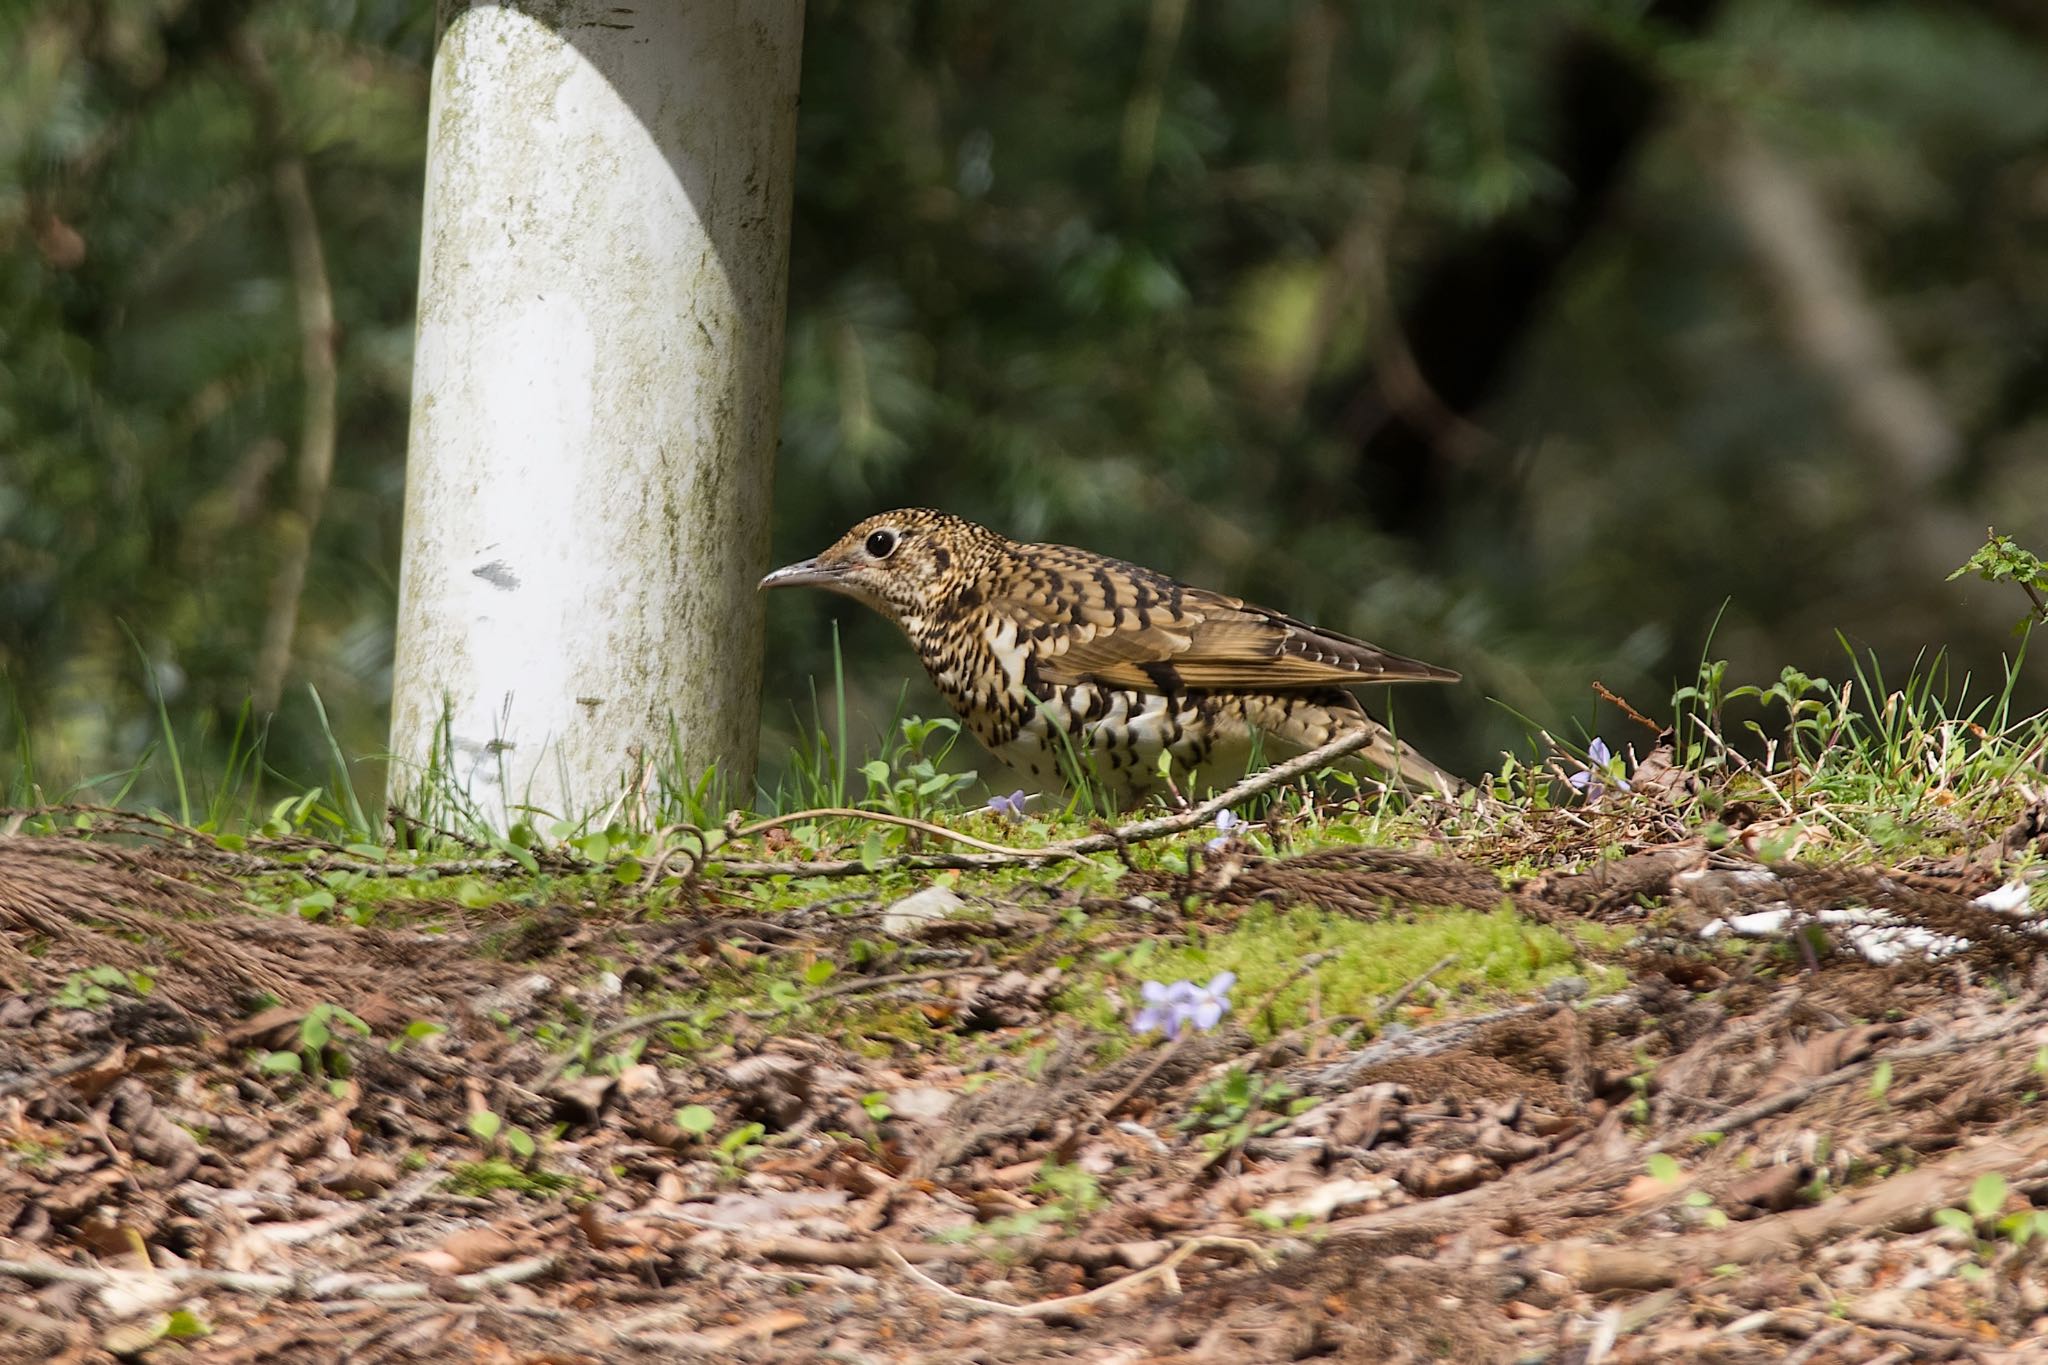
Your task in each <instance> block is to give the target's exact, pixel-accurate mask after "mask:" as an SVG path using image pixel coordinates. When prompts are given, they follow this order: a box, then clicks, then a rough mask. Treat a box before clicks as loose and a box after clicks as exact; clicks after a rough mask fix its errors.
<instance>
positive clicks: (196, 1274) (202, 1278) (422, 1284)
mask: <svg viewBox="0 0 2048 1365" xmlns="http://www.w3.org/2000/svg"><path fill="white" fill-rule="evenodd" d="M554 1265H555V1258H554V1257H553V1256H528V1257H526V1258H524V1259H522V1260H517V1261H507V1262H505V1263H504V1264H503V1265H495V1266H492V1267H490V1268H489V1269H488V1270H479V1271H476V1272H474V1273H473V1274H469V1275H457V1276H456V1277H455V1278H454V1279H452V1280H449V1281H448V1282H447V1283H449V1284H452V1285H454V1286H455V1287H456V1288H457V1289H460V1290H462V1291H463V1292H464V1293H471V1294H474V1293H477V1292H480V1291H482V1290H485V1289H496V1288H499V1287H501V1286H504V1285H508V1284H523V1283H525V1282H526V1281H527V1280H532V1279H538V1278H539V1277H540V1276H542V1275H544V1274H546V1273H547V1272H548V1271H550V1270H552V1269H554ZM0 1276H12V1277H13V1278H15V1279H17V1280H28V1281H30V1282H31V1283H35V1284H82V1285H86V1286H89V1287H91V1288H94V1289H113V1288H121V1289H135V1288H140V1287H143V1286H154V1285H165V1284H171V1285H179V1284H189V1285H199V1286H204V1287H206V1288H209V1289H232V1290H237V1291H239V1292H241V1293H245V1294H274V1295H277V1296H278V1297H281V1298H287V1299H333V1298H340V1297H344V1296H346V1297H350V1298H357V1299H373V1300H376V1301H378V1302H380V1303H391V1302H402V1301H408V1300H417V1299H430V1298H433V1297H435V1295H434V1292H433V1286H432V1285H431V1284H429V1283H427V1282H426V1281H423V1280H372V1279H370V1278H369V1277H367V1276H364V1275H357V1274H351V1273H349V1272H346V1271H339V1270H320V1271H317V1272H313V1273H302V1274H297V1275H270V1274H263V1273H260V1272H257V1271H247V1270H203V1269H199V1268H196V1267H191V1266H174V1267H170V1268H165V1269H155V1270H111V1269H107V1268H105V1267H102V1266H75V1265H59V1264H57V1263H56V1262H54V1261H11V1260H0Z"/></svg>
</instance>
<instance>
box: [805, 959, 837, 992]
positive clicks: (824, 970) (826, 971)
mask: <svg viewBox="0 0 2048 1365" xmlns="http://www.w3.org/2000/svg"><path fill="white" fill-rule="evenodd" d="M838 974H839V967H838V964H836V963H833V962H828V961H826V960H825V959H824V958H819V959H818V960H817V961H816V962H813V963H812V964H811V965H810V966H808V967H806V968H804V980H805V981H806V982H807V983H809V984H810V985H813V986H822V985H824V984H825V983H826V982H827V981H830V980H831V979H832V978H833V977H835V976H837V975H838Z"/></svg>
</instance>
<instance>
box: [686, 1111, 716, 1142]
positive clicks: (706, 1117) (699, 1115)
mask: <svg viewBox="0 0 2048 1365" xmlns="http://www.w3.org/2000/svg"><path fill="white" fill-rule="evenodd" d="M717 1122H718V1115H716V1114H714V1113H712V1112H711V1110H709V1109H707V1108H705V1107H704V1106H703V1105H701V1104H686V1105H684V1106H683V1107H682V1108H680V1109H678V1110H676V1127H678V1128H680V1129H682V1130H683V1131H684V1132H686V1133H691V1134H694V1135H695V1136H697V1137H702V1136H704V1134H706V1133H708V1132H710V1131H711V1129H712V1128H713V1126H715V1125H716V1124H717Z"/></svg>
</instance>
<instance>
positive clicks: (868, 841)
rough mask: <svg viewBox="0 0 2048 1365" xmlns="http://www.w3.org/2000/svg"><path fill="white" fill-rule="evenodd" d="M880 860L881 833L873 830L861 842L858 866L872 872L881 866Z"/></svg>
mask: <svg viewBox="0 0 2048 1365" xmlns="http://www.w3.org/2000/svg"><path fill="white" fill-rule="evenodd" d="M882 858H883V853H882V831H880V830H873V831H871V832H870V833H869V834H868V837H867V838H865V839H863V840H861V845H860V865H861V866H862V867H863V868H865V869H866V870H868V871H869V872H873V871H874V870H875V869H876V868H878V867H880V866H881V865H882Z"/></svg>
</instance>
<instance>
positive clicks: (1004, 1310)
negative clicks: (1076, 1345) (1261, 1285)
mask: <svg viewBox="0 0 2048 1365" xmlns="http://www.w3.org/2000/svg"><path fill="white" fill-rule="evenodd" d="M880 1251H881V1253H882V1257H883V1259H884V1260H886V1261H887V1262H888V1263H889V1264H890V1265H893V1266H895V1267H896V1269H898V1270H900V1271H902V1272H903V1273H904V1274H905V1275H906V1276H908V1277H909V1278H910V1279H911V1280H912V1281H913V1282H915V1283H917V1284H919V1285H922V1286H923V1287H924V1288H926V1289H929V1290H931V1291H932V1292H933V1293H935V1294H937V1295H939V1296H940V1297H941V1298H943V1299H945V1301H946V1302H948V1303H951V1304H955V1305H958V1306H959V1307H961V1308H964V1309H966V1310H968V1311H969V1312H972V1313H992V1314H996V1315H999V1316H1001V1317H1007V1318H1055V1317H1062V1316H1064V1315H1066V1314H1068V1313H1071V1312H1073V1311H1074V1310H1075V1309H1077V1308H1084V1307H1087V1306H1088V1305H1090V1304H1096V1303H1101V1302H1102V1301H1103V1300H1105V1299H1109V1298H1114V1297H1115V1296H1116V1295H1118V1294H1121V1293H1124V1292H1125V1291H1126V1290H1130V1289H1135V1288H1137V1287H1138V1286H1139V1285H1141V1284H1144V1283H1147V1282H1148V1281H1151V1280H1164V1281H1166V1283H1167V1285H1168V1288H1169V1292H1171V1293H1175V1294H1178V1293H1179V1292H1180V1281H1179V1277H1178V1276H1176V1275H1175V1274H1174V1272H1175V1271H1176V1270H1177V1269H1179V1267H1180V1264H1181V1262H1183V1261H1185V1260H1187V1258H1188V1257H1190V1256H1192V1255H1194V1254H1195V1253H1196V1252H1198V1251H1235V1252H1238V1253H1239V1254H1241V1255H1244V1256H1247V1257H1249V1258H1250V1259H1251V1260H1252V1261H1254V1262H1256V1263H1257V1264H1259V1265H1262V1266H1263V1265H1268V1264H1270V1263H1271V1261H1272V1254H1271V1253H1270V1252H1268V1251H1267V1250H1266V1249H1265V1248H1264V1247H1261V1246H1260V1245H1259V1244H1258V1243H1257V1242H1251V1241H1247V1240H1245V1239H1244V1238H1242V1237H1192V1238H1189V1239H1188V1240H1187V1241H1185V1242H1182V1243H1181V1244H1180V1245H1179V1246H1178V1247H1176V1248H1175V1249H1174V1251H1173V1253H1172V1254H1171V1255H1169V1256H1168V1257H1167V1258H1166V1259H1165V1260H1163V1261H1161V1262H1159V1263H1158V1264H1157V1265H1151V1266H1147V1267H1145V1268H1144V1269H1143V1270H1137V1271H1133V1272H1132V1273H1130V1274H1129V1275H1126V1276H1124V1277H1123V1278H1122V1279H1120V1280H1111V1281H1110V1282H1109V1283H1108V1284H1105V1285H1100V1286H1098V1287H1096V1288H1094V1289H1090V1290H1088V1291H1086V1292H1085V1293H1080V1294H1068V1295H1065V1296H1064V1297H1061V1298H1057V1299H1041V1300H1039V1301H1038V1302H1037V1303H1022V1304H1018V1303H999V1302H997V1301H996V1300H994V1299H983V1298H977V1297H975V1296H974V1295H972V1294H963V1293H961V1292H960V1291H959V1290H957V1289H954V1288H952V1287H950V1286H948V1285H943V1284H940V1283H939V1282H938V1281H937V1280H935V1279H933V1278H932V1277H931V1276H929V1275H927V1274H925V1273H924V1272H923V1271H922V1270H919V1269H918V1268H917V1267H916V1266H914V1265H912V1264H911V1263H910V1262H909V1261H906V1260H905V1259H903V1256H902V1254H901V1253H899V1252H898V1251H897V1250H896V1248H895V1247H892V1246H886V1245H885V1246H882V1247H880Z"/></svg>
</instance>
